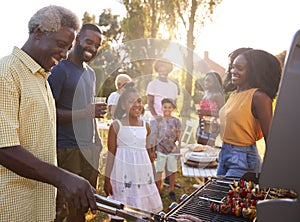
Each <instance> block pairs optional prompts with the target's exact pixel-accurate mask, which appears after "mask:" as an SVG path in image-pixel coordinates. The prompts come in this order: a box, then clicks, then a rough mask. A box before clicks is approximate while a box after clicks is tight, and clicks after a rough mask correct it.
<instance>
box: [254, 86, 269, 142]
mask: <svg viewBox="0 0 300 222" xmlns="http://www.w3.org/2000/svg"><path fill="white" fill-rule="evenodd" d="M252 107H253V109H254V113H255V115H256V118H258V120H259V122H260V126H261V129H262V132H263V135H264V138H265V142H266V141H267V139H268V135H269V129H270V126H271V121H272V117H273V111H272V100H271V98H270V97H269V96H268V95H267V94H266V93H264V92H261V91H256V92H255V93H254V95H253V100H252Z"/></svg>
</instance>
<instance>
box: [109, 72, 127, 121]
mask: <svg viewBox="0 0 300 222" xmlns="http://www.w3.org/2000/svg"><path fill="white" fill-rule="evenodd" d="M131 81H132V79H131V77H130V76H129V75H127V74H126V73H120V74H118V75H117V77H116V79H115V86H116V88H117V91H115V92H112V93H111V94H110V95H109V97H108V99H107V107H108V113H109V116H110V117H111V119H115V116H114V112H115V110H116V106H117V103H118V100H119V97H120V95H121V93H122V92H123V91H124V90H125V87H124V86H125V85H126V84H127V83H129V82H131Z"/></svg>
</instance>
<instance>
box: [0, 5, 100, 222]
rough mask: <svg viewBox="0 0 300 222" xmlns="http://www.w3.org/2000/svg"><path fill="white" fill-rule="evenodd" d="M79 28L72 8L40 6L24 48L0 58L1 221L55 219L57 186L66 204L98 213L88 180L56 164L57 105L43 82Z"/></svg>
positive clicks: (32, 21) (29, 26)
mask: <svg viewBox="0 0 300 222" xmlns="http://www.w3.org/2000/svg"><path fill="white" fill-rule="evenodd" d="M79 27H80V21H79V19H78V17H77V16H76V15H75V14H74V13H73V12H72V11H70V10H68V9H66V8H64V7H61V6H56V5H50V6H46V7H43V8H41V9H39V10H38V11H37V12H36V13H35V14H34V15H33V16H32V17H31V18H30V20H29V23H28V28H29V30H28V31H29V37H28V39H27V40H26V42H25V44H24V45H23V46H22V48H21V49H20V48H18V47H14V49H13V52H12V53H11V54H10V55H8V56H5V57H3V58H1V60H0V113H1V115H0V130H1V140H0V221H53V220H54V218H55V196H56V188H57V189H58V191H59V192H60V193H61V194H62V195H63V196H64V198H65V199H66V201H67V202H68V204H69V205H70V206H72V207H74V208H76V209H81V210H83V211H87V210H88V208H91V210H92V212H93V213H96V209H97V206H96V202H95V198H94V193H95V189H94V188H93V187H92V186H91V185H90V183H89V182H88V181H87V180H86V179H84V178H83V177H79V176H77V175H76V174H73V173H71V172H68V171H66V170H64V169H62V168H59V167H57V166H56V147H55V143H56V114H55V103H54V99H53V96H52V93H51V90H50V87H49V85H48V82H47V77H48V75H49V72H50V70H51V68H52V67H53V66H54V65H55V63H56V62H58V61H60V60H61V59H65V58H66V57H67V52H68V50H69V49H70V48H71V47H72V42H73V40H74V37H75V33H76V31H77V30H78V29H79Z"/></svg>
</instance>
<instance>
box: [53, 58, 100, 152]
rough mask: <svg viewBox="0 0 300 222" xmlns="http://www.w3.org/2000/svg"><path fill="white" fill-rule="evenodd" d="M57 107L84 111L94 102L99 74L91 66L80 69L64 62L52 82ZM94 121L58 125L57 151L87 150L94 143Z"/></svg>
mask: <svg viewBox="0 0 300 222" xmlns="http://www.w3.org/2000/svg"><path fill="white" fill-rule="evenodd" d="M48 82H49V84H50V86H51V89H52V93H53V96H54V98H55V101H56V107H57V108H60V109H65V110H78V109H84V108H85V107H86V106H87V105H88V104H90V103H92V102H93V98H94V95H95V73H94V71H93V70H92V69H91V68H90V67H89V66H88V65H85V66H84V67H79V66H77V65H75V64H73V63H72V62H70V61H69V60H63V61H60V62H59V63H58V64H57V65H56V66H55V67H53V69H52V71H51V75H50V76H49V78H48ZM93 124H94V123H93V119H91V118H89V119H79V120H73V121H72V122H71V123H60V124H59V123H57V148H86V147H92V146H93V143H94V133H95V130H94V129H95V127H94V125H93Z"/></svg>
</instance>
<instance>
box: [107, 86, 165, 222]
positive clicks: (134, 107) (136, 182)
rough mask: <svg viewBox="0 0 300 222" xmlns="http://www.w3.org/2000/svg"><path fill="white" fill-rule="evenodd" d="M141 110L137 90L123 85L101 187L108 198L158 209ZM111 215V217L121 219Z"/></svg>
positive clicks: (144, 207)
mask: <svg viewBox="0 0 300 222" xmlns="http://www.w3.org/2000/svg"><path fill="white" fill-rule="evenodd" d="M142 111H143V103H142V99H141V96H140V95H139V93H138V91H137V90H136V89H134V88H128V89H126V90H125V91H124V92H123V93H122V94H121V96H120V98H119V101H118V104H117V106H116V111H115V113H114V114H115V118H116V119H115V120H114V122H113V123H112V124H111V126H110V128H109V131H108V157H107V162H106V169H105V181H104V191H105V193H106V195H108V196H109V198H111V199H114V200H117V201H120V202H122V203H123V204H125V205H130V206H133V207H136V208H139V209H143V210H147V211H151V212H153V213H158V212H159V211H161V210H162V209H163V206H162V201H161V197H160V195H159V192H158V189H157V187H156V185H155V179H154V174H153V160H154V159H153V157H152V156H151V154H150V143H149V136H150V132H151V130H150V125H149V124H148V123H147V122H145V121H143V120H141V118H140V117H141V113H142ZM111 218H112V219H111V221H120V220H123V219H122V218H120V217H119V218H118V217H111Z"/></svg>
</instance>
